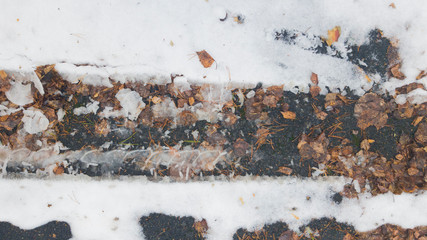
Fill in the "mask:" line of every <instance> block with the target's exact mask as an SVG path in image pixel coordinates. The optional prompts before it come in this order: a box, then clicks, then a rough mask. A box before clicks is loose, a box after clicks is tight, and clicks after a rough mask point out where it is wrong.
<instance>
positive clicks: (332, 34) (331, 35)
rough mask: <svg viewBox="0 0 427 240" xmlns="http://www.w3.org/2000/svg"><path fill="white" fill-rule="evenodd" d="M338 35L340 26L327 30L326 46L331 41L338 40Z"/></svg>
mask: <svg viewBox="0 0 427 240" xmlns="http://www.w3.org/2000/svg"><path fill="white" fill-rule="evenodd" d="M340 35H341V27H340V26H336V27H334V28H332V29H331V30H328V39H327V40H326V43H327V44H328V46H331V45H332V43H334V42H336V41H338V38H339V37H340Z"/></svg>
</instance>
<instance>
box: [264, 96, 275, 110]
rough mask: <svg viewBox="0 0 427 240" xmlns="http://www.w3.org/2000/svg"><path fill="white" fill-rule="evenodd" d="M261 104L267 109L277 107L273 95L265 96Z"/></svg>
mask: <svg viewBox="0 0 427 240" xmlns="http://www.w3.org/2000/svg"><path fill="white" fill-rule="evenodd" d="M262 103H263V104H264V105H266V106H268V107H276V105H277V98H276V97H275V96H273V95H268V96H265V97H264V99H263V100H262Z"/></svg>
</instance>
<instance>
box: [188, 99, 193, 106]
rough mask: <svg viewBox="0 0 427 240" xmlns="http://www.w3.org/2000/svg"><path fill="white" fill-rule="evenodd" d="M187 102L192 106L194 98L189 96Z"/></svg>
mask: <svg viewBox="0 0 427 240" xmlns="http://www.w3.org/2000/svg"><path fill="white" fill-rule="evenodd" d="M188 103H189V104H190V106H193V104H194V98H193V97H190V98H189V99H188Z"/></svg>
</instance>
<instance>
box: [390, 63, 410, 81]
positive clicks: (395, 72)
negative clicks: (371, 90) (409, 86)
mask: <svg viewBox="0 0 427 240" xmlns="http://www.w3.org/2000/svg"><path fill="white" fill-rule="evenodd" d="M400 67H401V65H400V63H398V64H396V65H394V66H393V67H391V68H390V71H391V75H393V77H395V78H397V79H399V80H403V79H405V78H406V76H405V75H404V74H403V73H402V72H401V71H400Z"/></svg>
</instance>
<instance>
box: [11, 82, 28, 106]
mask: <svg viewBox="0 0 427 240" xmlns="http://www.w3.org/2000/svg"><path fill="white" fill-rule="evenodd" d="M11 85H12V87H11V88H10V89H9V91H7V92H6V97H7V99H9V101H11V102H12V103H14V104H16V105H19V106H23V105H26V104H29V103H32V102H33V96H32V94H31V85H30V84H25V85H24V84H22V83H20V82H11Z"/></svg>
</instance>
